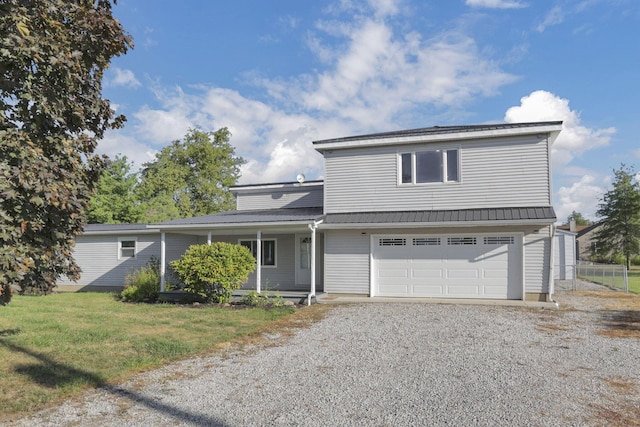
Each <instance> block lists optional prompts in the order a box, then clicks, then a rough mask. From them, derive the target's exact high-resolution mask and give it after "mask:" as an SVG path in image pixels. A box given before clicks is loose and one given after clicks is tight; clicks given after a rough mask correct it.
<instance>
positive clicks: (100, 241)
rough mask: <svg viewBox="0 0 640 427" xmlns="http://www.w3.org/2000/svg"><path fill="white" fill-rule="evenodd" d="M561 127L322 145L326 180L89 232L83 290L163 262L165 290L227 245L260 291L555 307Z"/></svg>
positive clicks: (439, 130)
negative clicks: (245, 259)
mask: <svg viewBox="0 0 640 427" xmlns="http://www.w3.org/2000/svg"><path fill="white" fill-rule="evenodd" d="M561 128H562V123H561V122H538V123H515V124H492V125H477V126H446V127H430V128H424V129H414V130H406V131H397V132H388V133H379V134H372V135H363V136H352V137H346V138H337V139H330V140H322V141H314V142H313V145H314V147H315V149H316V150H317V151H319V152H320V153H321V154H322V155H323V156H324V162H325V176H324V180H323V181H304V180H303V179H300V180H299V182H288V183H275V184H256V185H240V186H236V187H234V188H232V191H233V193H234V194H235V195H236V199H237V210H235V211H230V212H224V213H219V214H214V215H207V216H202V217H196V218H188V219H180V220H174V221H168V222H164V223H160V224H151V225H146V226H118V225H114V226H107V225H102V226H88V227H87V228H86V230H85V234H84V235H83V236H80V237H79V238H78V244H77V248H76V254H75V256H76V259H77V260H78V262H79V264H80V265H81V267H82V268H83V270H84V276H83V279H82V280H81V282H80V283H82V284H84V285H92V286H121V285H122V283H123V275H124V274H126V271H131V270H132V269H133V268H135V267H136V266H139V265H142V264H144V263H145V262H146V261H147V260H148V259H149V257H150V256H151V255H154V256H157V257H158V258H160V259H161V265H162V269H163V271H164V272H165V273H164V276H163V277H166V266H167V265H168V263H169V262H170V261H171V260H173V259H177V258H178V257H179V256H180V255H181V254H182V253H183V252H184V250H185V249H186V248H187V247H188V246H189V245H191V244H197V243H207V242H211V241H226V242H232V243H238V244H242V245H245V246H247V247H249V248H251V250H252V251H253V253H254V255H255V256H256V259H257V263H258V268H257V270H256V272H255V273H254V274H253V275H252V276H251V277H250V280H249V283H248V284H247V287H248V288H257V289H259V290H263V289H265V288H268V289H281V290H306V291H309V292H310V293H311V294H314V293H315V291H316V290H323V291H324V292H325V293H328V294H358V295H367V296H370V297H382V296H385V297H428V298H476V299H478V298H480V299H514V300H535V301H546V300H547V299H548V298H549V296H550V294H552V293H553V271H552V270H553V268H552V264H553V260H552V254H553V248H552V241H553V223H554V222H555V221H556V216H555V213H554V211H553V208H552V203H551V200H552V194H551V170H550V152H551V145H552V143H553V141H554V140H555V139H556V137H557V135H558V133H559V132H560V130H561ZM301 178H302V177H301ZM127 227H128V228H127ZM107 248H109V249H107ZM61 284H62V285H64V286H71V285H72V284H71V283H68V282H67V283H61ZM64 286H61V287H64Z"/></svg>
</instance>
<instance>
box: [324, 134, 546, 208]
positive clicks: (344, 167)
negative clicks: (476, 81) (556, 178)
mask: <svg viewBox="0 0 640 427" xmlns="http://www.w3.org/2000/svg"><path fill="white" fill-rule="evenodd" d="M421 148H423V149H451V148H459V149H460V179H461V181H460V182H459V183H433V184H419V185H398V161H397V153H402V152H409V151H416V150H420V149H421ZM547 148H548V147H547V139H546V138H542V139H540V138H535V137H532V136H530V137H518V138H509V139H508V138H502V139H495V140H477V141H470V142H464V143H463V144H456V143H447V144H425V145H412V146H401V147H386V148H375V147H374V148H363V149H353V150H336V151H335V152H333V153H329V152H327V153H325V187H326V189H325V198H326V199H325V212H326V213H338V212H367V211H398V210H434V209H469V208H489V207H520V206H549V205H550V204H551V200H550V199H551V196H550V194H551V193H550V178H549V168H548V151H547Z"/></svg>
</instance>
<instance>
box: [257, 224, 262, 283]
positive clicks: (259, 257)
mask: <svg viewBox="0 0 640 427" xmlns="http://www.w3.org/2000/svg"><path fill="white" fill-rule="evenodd" d="M256 262H257V263H258V268H257V269H256V292H257V293H260V282H261V281H262V230H258V234H257V235H256Z"/></svg>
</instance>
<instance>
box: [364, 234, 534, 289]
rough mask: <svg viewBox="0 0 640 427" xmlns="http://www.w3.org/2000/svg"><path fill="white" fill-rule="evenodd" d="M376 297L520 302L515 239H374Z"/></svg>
mask: <svg viewBox="0 0 640 427" xmlns="http://www.w3.org/2000/svg"><path fill="white" fill-rule="evenodd" d="M373 262H374V264H373V269H374V275H373V276H374V277H373V280H374V295H375V296H388V297H428V298H483V299H522V238H521V237H520V236H516V235H455V236H451V235H450V236H430V235H407V236H398V235H396V236H373Z"/></svg>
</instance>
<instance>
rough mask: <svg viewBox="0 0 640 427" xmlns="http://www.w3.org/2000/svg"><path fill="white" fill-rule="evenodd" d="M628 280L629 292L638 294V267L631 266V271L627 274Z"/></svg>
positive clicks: (639, 292)
mask: <svg viewBox="0 0 640 427" xmlns="http://www.w3.org/2000/svg"><path fill="white" fill-rule="evenodd" d="M627 278H628V280H629V292H635V293H636V294H640V266H638V265H634V266H631V270H629V271H628V272H627Z"/></svg>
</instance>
